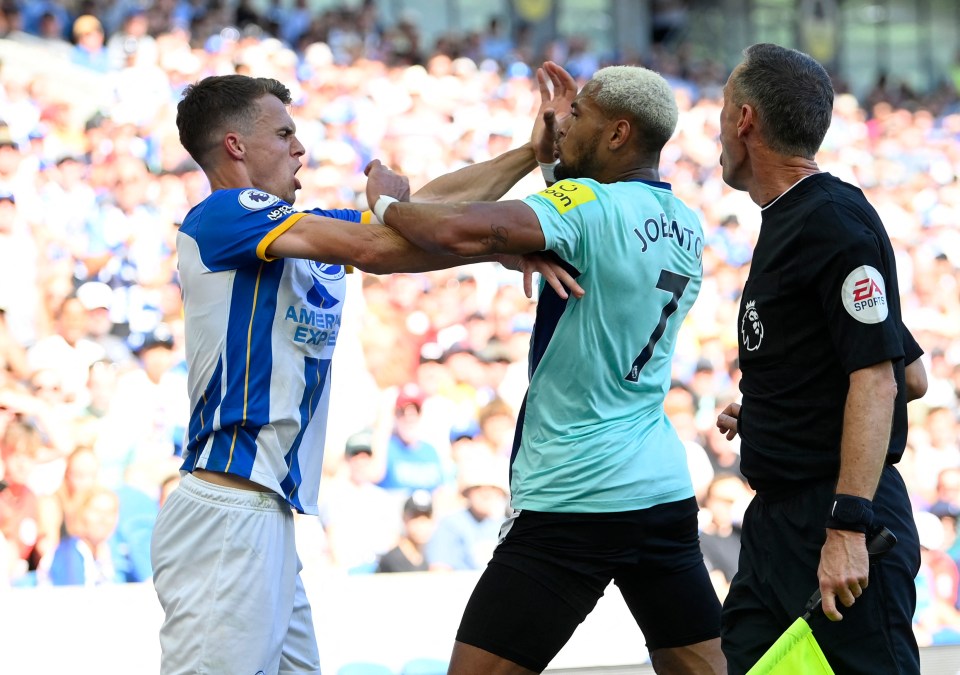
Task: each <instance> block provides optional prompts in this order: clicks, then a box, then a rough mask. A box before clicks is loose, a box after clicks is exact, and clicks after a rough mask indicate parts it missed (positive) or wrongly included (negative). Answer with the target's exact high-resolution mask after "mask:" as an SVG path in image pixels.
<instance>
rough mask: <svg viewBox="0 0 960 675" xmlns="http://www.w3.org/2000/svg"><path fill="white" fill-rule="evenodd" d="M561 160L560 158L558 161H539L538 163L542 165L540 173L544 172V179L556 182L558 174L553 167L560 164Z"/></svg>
mask: <svg viewBox="0 0 960 675" xmlns="http://www.w3.org/2000/svg"><path fill="white" fill-rule="evenodd" d="M559 162H560V160H556V161H554V162H550V163H547V162H537V164H539V165H540V173H542V174H543V180H545V181H547V182H548V183H556V182H557V176H556V174H555V173H554V172H553V167H555V166H556V165H557V164H559Z"/></svg>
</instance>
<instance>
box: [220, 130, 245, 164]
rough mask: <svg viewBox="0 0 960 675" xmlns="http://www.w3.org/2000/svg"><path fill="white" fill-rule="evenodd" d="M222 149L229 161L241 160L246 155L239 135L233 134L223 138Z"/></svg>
mask: <svg viewBox="0 0 960 675" xmlns="http://www.w3.org/2000/svg"><path fill="white" fill-rule="evenodd" d="M223 147H224V149H225V150H226V151H227V155H229V156H230V159H241V158H243V156H244V154H245V153H246V148H245V147H244V144H243V139H242V138H240V135H239V134H236V133H233V132H230V133H229V134H227V135H226V136H224V137H223Z"/></svg>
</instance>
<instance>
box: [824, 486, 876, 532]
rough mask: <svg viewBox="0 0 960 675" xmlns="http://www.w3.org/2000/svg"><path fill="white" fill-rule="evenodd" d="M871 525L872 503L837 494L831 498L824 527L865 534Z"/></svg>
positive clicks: (867, 500) (861, 498)
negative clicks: (828, 513) (831, 502)
mask: <svg viewBox="0 0 960 675" xmlns="http://www.w3.org/2000/svg"><path fill="white" fill-rule="evenodd" d="M872 523H873V502H871V501H870V500H869V499H864V498H863V497H857V496H854V495H844V494H838V495H836V496H835V497H834V498H833V504H832V505H831V506H830V515H829V516H827V523H826V526H827V527H828V528H830V529H831V530H847V531H848V532H860V533H862V534H866V533H867V530H868V529H870V525H871V524H872Z"/></svg>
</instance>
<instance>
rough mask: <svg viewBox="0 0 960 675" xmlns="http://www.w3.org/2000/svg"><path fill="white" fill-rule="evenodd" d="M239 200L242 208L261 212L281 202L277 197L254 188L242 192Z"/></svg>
mask: <svg viewBox="0 0 960 675" xmlns="http://www.w3.org/2000/svg"><path fill="white" fill-rule="evenodd" d="M237 199H238V200H239V202H240V206H242V207H243V208H245V209H246V210H247V211H260V210H261V209H265V208H268V207H270V206H273V205H274V204H276V203H277V202H279V201H280V198H279V197H277V196H276V195H272V194H270V193H269V192H264V191H263V190H255V189H253V188H250V189H249V190H244V191H243V192H241V193H240V196H239V197H238V198H237Z"/></svg>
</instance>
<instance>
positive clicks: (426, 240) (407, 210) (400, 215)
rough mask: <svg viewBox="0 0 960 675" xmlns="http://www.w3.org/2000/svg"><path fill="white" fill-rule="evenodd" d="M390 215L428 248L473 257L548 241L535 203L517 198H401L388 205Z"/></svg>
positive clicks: (389, 218)
mask: <svg viewBox="0 0 960 675" xmlns="http://www.w3.org/2000/svg"><path fill="white" fill-rule="evenodd" d="M385 219H386V222H387V224H388V225H389V226H390V227H392V228H394V229H396V230H397V231H398V232H399V233H400V234H401V235H403V237H405V238H406V239H409V240H410V241H412V242H413V243H414V244H416V245H417V246H419V247H421V248H423V249H424V250H427V251H433V252H436V253H446V254H453V255H458V256H463V257H467V258H471V259H472V258H473V257H474V256H490V255H501V254H510V253H529V252H531V251H542V250H543V248H544V243H545V242H544V237H543V231H542V230H541V229H540V221H539V220H538V219H537V216H536V214H535V213H534V211H533V209H531V208H530V207H529V206H527V205H526V204H524V203H523V202H521V201H516V200H508V201H502V202H461V203H457V204H419V203H412V202H411V203H395V204H391V205H390V206H389V208H388V209H387V210H386V211H385Z"/></svg>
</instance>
